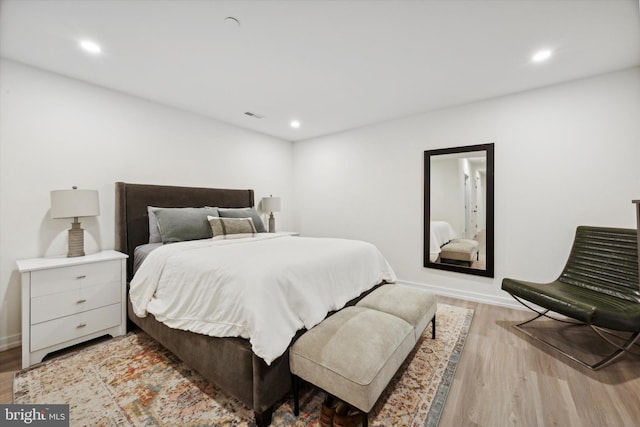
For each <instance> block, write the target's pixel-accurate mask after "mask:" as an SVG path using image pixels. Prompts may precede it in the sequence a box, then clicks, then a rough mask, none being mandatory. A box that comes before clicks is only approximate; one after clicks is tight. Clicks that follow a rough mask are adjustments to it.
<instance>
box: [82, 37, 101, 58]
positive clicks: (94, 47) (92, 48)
mask: <svg viewBox="0 0 640 427" xmlns="http://www.w3.org/2000/svg"><path fill="white" fill-rule="evenodd" d="M80 47H81V48H82V49H84V50H85V51H87V52H89V53H93V54H94V55H97V54H99V53H102V48H101V47H100V45H99V44H98V43H96V42H94V41H91V40H80Z"/></svg>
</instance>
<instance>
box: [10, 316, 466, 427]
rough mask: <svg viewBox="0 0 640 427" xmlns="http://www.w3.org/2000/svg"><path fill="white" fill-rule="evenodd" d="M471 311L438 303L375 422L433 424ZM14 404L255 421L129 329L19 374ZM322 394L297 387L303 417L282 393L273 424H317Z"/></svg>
mask: <svg viewBox="0 0 640 427" xmlns="http://www.w3.org/2000/svg"><path fill="white" fill-rule="evenodd" d="M472 318H473V310H469V309H465V308H460V307H454V306H450V305H446V304H438V311H437V325H436V332H437V338H436V339H435V340H432V339H431V328H430V327H428V328H427V331H425V334H424V336H423V337H422V339H421V340H420V341H419V342H418V344H417V345H416V348H415V349H414V351H413V352H412V353H411V354H410V355H409V357H408V358H407V360H406V361H405V363H404V365H403V366H402V367H401V368H400V369H399V371H398V373H397V374H396V376H395V378H394V379H393V380H392V381H391V383H390V384H389V386H388V387H387V390H386V391H385V392H384V393H383V395H382V396H381V398H380V399H379V400H378V402H377V404H376V405H375V407H374V409H373V410H372V413H371V414H370V417H369V424H370V425H372V426H427V427H435V426H436V425H437V424H438V420H439V418H440V414H441V413H442V409H443V407H444V403H445V400H446V397H447V392H448V391H449V387H450V385H451V381H452V380H453V375H454V373H455V369H456V366H457V363H458V360H459V358H460V353H461V352H462V348H463V346H464V342H465V339H466V337H467V333H468V331H469V327H470V325H471V320H472ZM13 393H14V403H41V404H54V403H66V404H69V405H70V418H71V419H70V424H71V426H100V425H102V426H156V425H158V426H254V425H255V423H254V420H253V411H251V410H250V409H249V408H248V407H247V406H245V405H244V404H242V403H240V402H239V401H238V400H236V399H234V398H232V397H229V396H227V395H226V394H225V393H224V392H222V391H220V390H218V389H217V388H215V387H214V386H213V385H211V384H209V383H208V382H207V381H205V380H204V379H203V378H202V377H201V376H200V375H199V374H198V373H197V372H195V371H193V370H191V369H190V368H188V367H187V366H185V365H184V364H183V363H182V362H180V360H178V359H177V358H176V357H175V356H173V354H172V353H170V352H169V351H167V350H165V349H164V348H162V347H161V346H160V345H159V344H157V343H156V342H155V341H154V340H153V339H151V338H150V337H149V336H148V335H146V334H144V333H142V332H139V333H130V334H128V335H126V336H124V337H121V338H117V339H114V340H109V341H107V342H105V343H102V344H98V345H96V346H94V347H90V348H87V349H84V350H80V351H78V352H75V353H71V354H69V355H66V356H61V357H59V358H56V359H52V360H50V361H47V362H44V363H41V364H39V365H35V366H33V367H31V368H28V369H24V370H22V371H19V372H17V373H16V375H15V377H14V384H13ZM323 397H324V393H323V392H322V391H320V390H318V389H316V388H314V387H307V388H303V389H302V395H301V408H300V409H301V410H300V416H299V417H298V418H296V417H295V416H294V415H293V410H292V407H293V399H292V397H291V396H287V398H286V399H285V400H283V401H282V402H281V403H280V404H278V405H276V409H275V411H274V416H273V423H272V425H274V426H317V425H319V413H320V405H321V403H322V400H323Z"/></svg>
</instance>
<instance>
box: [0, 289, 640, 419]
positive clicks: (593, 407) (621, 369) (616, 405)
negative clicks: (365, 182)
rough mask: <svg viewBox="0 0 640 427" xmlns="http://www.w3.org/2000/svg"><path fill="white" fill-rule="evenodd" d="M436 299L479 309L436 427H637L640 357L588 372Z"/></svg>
mask: <svg viewBox="0 0 640 427" xmlns="http://www.w3.org/2000/svg"><path fill="white" fill-rule="evenodd" d="M439 301H440V302H442V303H446V304H451V305H458V306H463V307H469V308H473V309H474V310H475V315H474V319H473V322H472V323H471V329H470V332H469V336H468V337H467V341H466V344H465V347H464V350H463V352H462V357H461V359H460V363H459V365H458V368H457V371H456V374H455V377H454V380H453V383H452V386H451V389H450V391H449V396H448V397H447V401H446V404H445V407H444V411H443V413H442V417H441V419H440V423H439V427H458V426H482V427H503V426H505V427H506V426H525V427H529V426H531V427H534V426H541V427H542V426H544V427H546V426H561V427H572V426H576V427H590V426H593V427H603V426H607V427H619V426H629V427H631V426H638V425H640V356H637V355H625V356H623V357H622V359H620V360H619V361H617V362H615V363H614V364H613V365H610V366H609V367H605V368H603V369H602V370H600V371H596V372H591V371H589V370H588V369H586V368H583V367H581V366H579V365H577V364H576V363H574V362H572V361H570V360H568V359H566V358H565V357H563V356H560V355H559V354H558V353H556V352H555V351H553V350H551V349H550V348H548V347H546V346H543V345H541V344H538V343H537V342H536V341H534V340H531V339H530V338H527V337H526V336H525V335H523V334H521V333H520V332H518V331H516V330H514V329H513V328H512V327H511V326H512V325H513V324H514V323H517V322H519V321H522V320H525V319H527V318H529V317H531V316H530V313H529V312H526V311H523V310H513V309H508V308H503V307H496V306H491V305H486V304H478V303H474V302H469V301H462V300H457V299H452V298H445V297H440V298H439ZM542 325H544V324H542ZM537 329H538V330H539V331H542V332H544V333H546V334H548V336H549V337H550V338H552V339H553V338H555V339H557V340H558V341H559V342H561V341H564V342H565V343H566V342H579V343H580V345H584V346H585V347H586V346H591V347H592V349H591V350H590V351H594V352H601V351H602V347H601V346H598V345H596V344H595V343H596V342H597V341H596V340H597V338H596V339H594V338H593V335H592V334H591V333H587V331H583V330H582V328H579V329H576V328H575V327H573V328H569V329H565V330H562V329H560V330H559V329H557V328H556V327H555V326H554V329H553V331H554V332H555V334H554V333H552V332H549V331H545V330H544V328H542V327H539V328H537ZM583 356H584V357H585V358H586V357H587V356H589V354H585V355H583ZM19 368H20V349H19V348H18V349H12V350H8V351H6V352H2V353H0V403H11V382H12V375H13V372H14V371H15V370H17V369H19Z"/></svg>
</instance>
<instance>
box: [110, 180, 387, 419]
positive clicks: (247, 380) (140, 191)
mask: <svg viewBox="0 0 640 427" xmlns="http://www.w3.org/2000/svg"><path fill="white" fill-rule="evenodd" d="M115 193H116V226H115V231H116V243H115V246H116V250H119V251H121V252H123V253H126V254H128V255H129V258H128V260H127V263H128V265H127V282H128V283H129V282H131V280H132V277H133V273H134V252H135V250H136V248H138V247H140V246H142V245H145V244H147V243H148V242H149V216H148V206H160V207H167V208H172V207H204V206H216V207H221V208H222V207H224V208H246V207H252V206H254V193H253V190H235V189H212V188H196V187H175V186H158V185H143V184H129V183H124V182H118V183H116V191H115ZM288 239H297V238H296V237H288ZM240 240H242V239H240ZM259 240H261V241H262V240H264V241H265V242H266V241H271V240H272V241H274V242H278V244H281V245H284V244H285V243H287V241H286V240H285V239H276V238H272V236H266V235H263V236H261V239H259ZM201 244H205V243H204V242H196V243H193V245H201ZM256 244H258V243H256ZM264 244H266V243H264ZM164 246H172V245H164ZM216 250H218V249H217V248H216ZM149 259H151V255H150V258H149ZM145 263H146V261H145ZM136 279H137V278H136ZM384 282H385V280H381V281H380V283H376V284H374V285H373V286H371V285H366V286H364V287H363V290H362V292H361V293H360V294H359V295H356V297H354V298H352V299H351V300H350V301H348V302H347V303H346V305H352V304H355V302H357V301H358V300H359V299H360V298H362V297H364V296H365V295H366V294H367V293H368V292H370V291H371V290H373V289H374V288H375V287H376V286H377V285H379V284H381V283H384ZM127 300H128V303H129V304H128V316H129V319H130V321H131V322H132V323H133V324H135V325H137V326H138V327H140V328H141V329H142V330H144V331H145V332H146V333H148V334H149V335H150V336H152V337H153V338H154V339H156V340H157V341H158V342H160V343H161V344H162V345H163V346H165V347H166V348H167V349H169V350H170V351H172V352H173V353H174V354H175V355H176V356H178V357H179V358H180V359H182V360H183V361H184V362H185V363H186V364H187V365H189V366H190V367H191V368H193V369H195V370H196V371H198V372H199V373H200V374H202V375H203V376H204V377H205V378H206V379H207V380H209V381H211V382H212V383H214V384H215V385H217V386H218V387H220V388H221V389H223V390H225V391H226V392H227V393H229V394H231V395H233V396H234V397H236V398H237V399H239V400H240V401H242V402H243V403H245V404H246V405H248V406H249V407H250V408H252V409H253V411H254V413H255V417H256V424H257V425H259V426H266V425H268V424H269V423H270V422H271V415H272V411H273V405H274V404H275V403H276V402H278V401H280V400H281V399H282V398H283V397H284V396H285V395H286V394H287V393H288V392H289V391H290V389H291V376H290V371H289V358H288V351H284V353H283V354H282V355H281V356H279V357H276V358H268V359H267V360H268V362H267V361H266V360H265V358H263V357H260V356H258V354H256V352H255V351H254V347H252V342H253V339H251V340H250V339H247V338H243V337H214V336H209V335H205V334H202V333H197V332H191V331H187V330H182V329H175V328H170V327H168V326H166V325H165V324H164V323H162V322H160V321H158V320H156V318H155V316H154V315H151V314H147V315H146V316H138V315H136V310H134V307H133V305H132V303H131V299H130V298H129V295H128V298H127ZM338 308H339V307H338ZM138 311H139V307H138ZM303 330H304V329H302V330H299V331H298V332H297V334H296V335H295V336H294V337H293V338H292V340H291V341H290V343H289V344H288V345H290V344H291V343H292V342H293V341H295V339H296V338H297V337H298V336H299V335H300V334H301V333H302V332H303Z"/></svg>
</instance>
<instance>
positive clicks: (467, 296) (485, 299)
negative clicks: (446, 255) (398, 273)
mask: <svg viewBox="0 0 640 427" xmlns="http://www.w3.org/2000/svg"><path fill="white" fill-rule="evenodd" d="M397 283H398V284H401V285H407V286H414V287H418V288H422V289H427V290H429V291H431V292H433V293H434V294H436V295H442V296H447V297H452V298H458V299H463V300H467V301H475V302H480V303H483V304H490V305H498V306H501V307H508V308H516V309H523V308H524V307H523V306H522V305H521V304H519V303H518V302H517V301H515V300H514V299H512V298H510V297H500V296H496V295H487V294H481V293H479V292H470V291H462V290H459V289H451V288H449V287H444V286H437V285H429V284H426V283H416V282H409V281H406V280H398V281H397Z"/></svg>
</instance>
